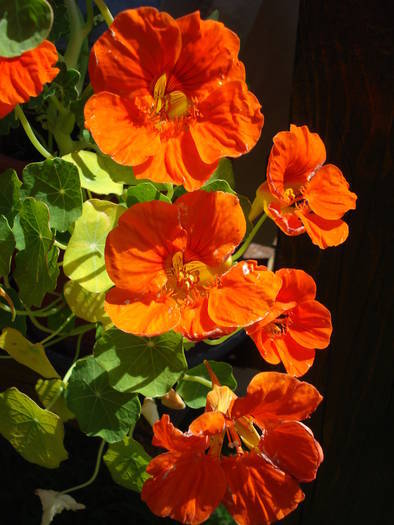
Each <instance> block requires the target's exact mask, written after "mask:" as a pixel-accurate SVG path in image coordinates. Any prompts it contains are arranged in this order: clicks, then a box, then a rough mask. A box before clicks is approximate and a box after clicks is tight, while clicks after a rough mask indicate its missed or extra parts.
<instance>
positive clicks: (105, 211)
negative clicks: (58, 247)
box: [63, 199, 126, 293]
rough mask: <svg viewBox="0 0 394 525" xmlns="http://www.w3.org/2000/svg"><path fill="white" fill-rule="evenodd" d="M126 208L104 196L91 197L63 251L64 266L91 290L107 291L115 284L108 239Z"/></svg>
mask: <svg viewBox="0 0 394 525" xmlns="http://www.w3.org/2000/svg"><path fill="white" fill-rule="evenodd" d="M125 211H126V208H124V207H123V206H119V205H118V204H114V203H112V202H109V201H104V200H98V199H90V200H88V201H86V202H84V204H83V207H82V215H81V217H80V218H79V219H77V221H76V222H75V227H74V231H73V234H72V236H71V239H70V241H69V243H68V246H67V249H66V251H65V253H64V260H63V269H64V273H65V274H66V275H67V277H69V278H70V279H71V280H73V281H77V282H78V283H79V284H80V286H82V287H83V288H85V289H86V290H88V291H89V292H95V293H99V292H105V291H106V290H108V289H109V288H111V286H113V282H112V281H111V279H110V278H109V276H108V274H107V270H106V269H105V260H104V248H105V241H106V239H107V235H108V234H109V232H110V231H111V230H113V228H115V226H116V224H117V222H118V219H119V217H120V216H121V215H122V213H124V212H125Z"/></svg>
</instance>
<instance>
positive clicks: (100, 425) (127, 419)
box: [66, 357, 141, 443]
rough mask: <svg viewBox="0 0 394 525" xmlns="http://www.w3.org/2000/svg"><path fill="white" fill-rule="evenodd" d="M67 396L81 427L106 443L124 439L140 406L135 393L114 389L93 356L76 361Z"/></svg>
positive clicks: (69, 405) (136, 417)
mask: <svg viewBox="0 0 394 525" xmlns="http://www.w3.org/2000/svg"><path fill="white" fill-rule="evenodd" d="M66 400H67V405H68V407H69V408H70V410H71V411H72V412H73V413H74V414H75V417H76V418H77V420H78V423H79V426H80V428H81V430H82V431H83V432H85V434H87V435H88V436H100V437H102V438H103V439H104V440H105V441H107V442H108V443H116V442H117V441H120V440H121V439H123V438H124V437H125V436H126V434H127V433H128V432H129V430H130V428H131V426H134V425H135V423H136V422H137V420H138V418H139V415H140V410H141V406H140V402H139V400H138V396H137V395H135V394H128V393H121V392H118V391H117V390H114V389H113V388H112V387H111V386H110V384H109V382H108V374H107V372H106V371H105V370H103V369H102V368H101V366H100V365H99V364H98V363H97V362H96V360H95V359H94V358H93V357H88V358H85V359H81V360H80V361H78V362H77V364H76V366H75V368H74V370H73V372H72V374H71V377H70V380H69V382H68V387H67V390H66Z"/></svg>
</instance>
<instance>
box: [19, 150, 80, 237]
mask: <svg viewBox="0 0 394 525" xmlns="http://www.w3.org/2000/svg"><path fill="white" fill-rule="evenodd" d="M23 192H24V194H25V195H26V194H27V195H29V196H30V197H35V198H37V199H38V200H40V201H42V202H45V204H46V205H47V206H48V209H49V224H50V226H51V227H52V228H55V229H56V230H59V231H61V232H64V231H66V230H67V229H68V228H69V226H71V225H72V224H73V222H74V221H76V220H77V219H78V217H80V215H81V213H82V193H81V185H80V182H79V175H78V170H77V168H76V167H75V166H74V164H71V163H70V162H66V161H65V160H62V159H47V160H44V162H34V163H33V164H28V165H27V166H26V167H25V168H24V170H23Z"/></svg>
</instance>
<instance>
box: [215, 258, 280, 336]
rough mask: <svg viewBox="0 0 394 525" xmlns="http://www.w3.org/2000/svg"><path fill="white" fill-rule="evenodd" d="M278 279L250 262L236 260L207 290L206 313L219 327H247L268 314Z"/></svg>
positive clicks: (277, 286) (275, 294)
mask: <svg viewBox="0 0 394 525" xmlns="http://www.w3.org/2000/svg"><path fill="white" fill-rule="evenodd" d="M280 286H281V279H280V278H279V277H277V276H276V275H275V274H274V273H272V272H270V271H268V270H267V269H265V268H264V267H259V266H256V265H255V263H254V262H252V261H245V262H241V263H237V264H235V265H234V266H232V268H230V270H229V271H228V272H226V273H225V274H223V275H222V276H221V277H220V283H219V285H218V286H214V287H212V288H211V289H210V290H209V297H208V314H209V317H210V318H211V319H212V320H213V321H214V322H215V323H217V324H218V325H219V326H224V327H226V326H228V327H237V326H248V325H250V324H252V323H254V322H256V321H259V320H260V319H262V318H264V317H265V316H267V315H269V311H270V308H271V307H272V305H273V303H274V301H275V298H276V296H277V294H278V291H279V289H280Z"/></svg>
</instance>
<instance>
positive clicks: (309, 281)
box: [276, 268, 316, 306]
mask: <svg viewBox="0 0 394 525" xmlns="http://www.w3.org/2000/svg"><path fill="white" fill-rule="evenodd" d="M276 274H277V275H279V277H280V278H281V279H282V288H281V289H280V291H279V293H278V297H277V301H279V302H281V303H291V302H294V306H295V305H296V304H297V303H301V302H303V301H308V300H312V299H314V298H315V297H316V283H315V281H314V280H313V278H312V277H311V276H310V275H309V274H307V273H306V272H304V271H303V270H297V269H296V268H281V269H280V270H278V271H277V272H276Z"/></svg>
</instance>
